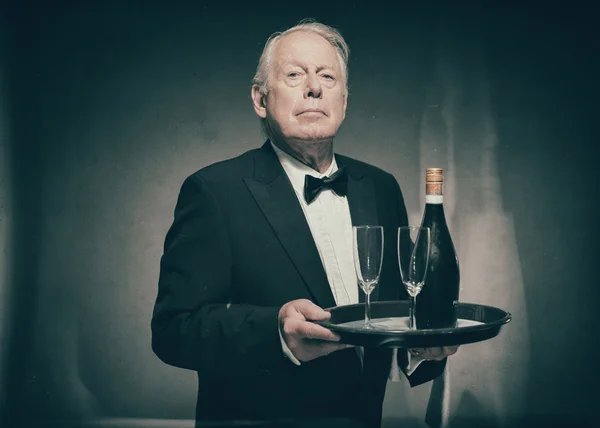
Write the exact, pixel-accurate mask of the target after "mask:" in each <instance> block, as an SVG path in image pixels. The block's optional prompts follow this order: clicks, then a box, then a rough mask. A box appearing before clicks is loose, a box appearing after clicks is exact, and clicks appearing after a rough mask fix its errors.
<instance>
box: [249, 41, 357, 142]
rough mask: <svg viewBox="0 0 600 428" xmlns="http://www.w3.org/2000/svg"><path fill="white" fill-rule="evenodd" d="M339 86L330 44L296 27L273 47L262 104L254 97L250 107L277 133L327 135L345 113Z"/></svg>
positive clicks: (311, 137)
mask: <svg viewBox="0 0 600 428" xmlns="http://www.w3.org/2000/svg"><path fill="white" fill-rule="evenodd" d="M344 88H345V82H344V80H343V75H342V70H341V67H340V61H339V59H338V56H337V54H336V50H335V48H334V47H333V46H331V45H330V44H329V43H328V42H327V40H325V39H324V38H322V37H321V36H319V35H317V34H314V33H310V32H304V31H296V32H293V33H291V34H288V35H286V36H284V37H283V38H282V39H281V40H279V42H278V43H277V45H276V46H275V49H274V52H273V68H272V70H271V75H270V80H269V93H268V95H267V99H266V107H265V106H261V105H260V104H259V105H257V97H255V102H254V104H255V110H256V113H257V114H258V115H259V116H260V117H262V118H266V120H267V123H268V126H269V128H270V130H271V132H273V133H274V134H275V136H276V137H278V138H281V137H283V138H284V139H285V140H288V141H289V140H308V141H311V140H326V139H332V138H333V137H334V136H335V134H336V133H337V131H338V128H339V127H340V125H341V124H342V121H343V120H344V117H345V116H346V101H347V97H346V95H345V94H344Z"/></svg>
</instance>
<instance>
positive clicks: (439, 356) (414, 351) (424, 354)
mask: <svg viewBox="0 0 600 428" xmlns="http://www.w3.org/2000/svg"><path fill="white" fill-rule="evenodd" d="M458 347H459V345H454V346H443V347H437V348H411V349H409V350H408V352H410V354H411V355H412V356H415V357H418V358H421V359H422V360H425V361H431V360H434V361H441V360H443V359H444V358H447V357H449V356H450V355H454V354H456V351H458Z"/></svg>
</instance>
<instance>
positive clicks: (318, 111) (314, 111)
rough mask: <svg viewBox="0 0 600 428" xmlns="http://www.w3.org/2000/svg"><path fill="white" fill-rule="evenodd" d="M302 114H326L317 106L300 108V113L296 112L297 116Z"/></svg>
mask: <svg viewBox="0 0 600 428" xmlns="http://www.w3.org/2000/svg"><path fill="white" fill-rule="evenodd" d="M303 114H322V115H323V116H327V115H326V114H325V112H324V111H323V110H321V109H319V108H309V109H306V110H302V111H301V112H300V113H298V116H301V115H303Z"/></svg>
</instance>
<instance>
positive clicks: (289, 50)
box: [152, 21, 456, 427]
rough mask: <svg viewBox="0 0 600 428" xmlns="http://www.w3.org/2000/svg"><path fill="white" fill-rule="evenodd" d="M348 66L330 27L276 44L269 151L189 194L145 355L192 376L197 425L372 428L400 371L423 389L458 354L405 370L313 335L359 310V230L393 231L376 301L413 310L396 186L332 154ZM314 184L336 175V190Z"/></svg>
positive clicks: (174, 230)
mask: <svg viewBox="0 0 600 428" xmlns="http://www.w3.org/2000/svg"><path fill="white" fill-rule="evenodd" d="M347 60H348V48H347V46H346V43H345V42H344V40H343V38H342V37H341V35H340V34H339V33H338V32H337V31H336V30H334V29H332V28H330V27H328V26H325V25H323V24H319V23H316V22H310V21H309V22H302V23H301V24H299V25H298V26H296V27H293V28H292V29H290V30H288V31H286V32H284V33H282V34H276V35H274V36H272V37H271V38H270V39H269V40H268V41H267V44H266V45H265V49H264V51H263V54H262V56H261V58H260V61H259V66H258V70H257V73H256V76H255V84H254V85H253V87H252V100H253V104H254V110H255V111H256V114H257V115H258V116H259V117H260V119H261V121H262V124H263V128H264V130H265V131H266V133H267V135H268V138H269V140H268V141H267V142H266V143H265V144H264V145H263V146H262V148H260V149H256V150H251V151H249V152H246V153H244V154H242V155H241V156H239V157H237V158H235V159H231V160H227V161H224V162H220V163H217V164H214V165H211V166H208V167H206V168H204V169H202V170H200V171H198V172H196V173H195V174H193V175H191V176H190V177H188V178H187V179H186V180H185V182H184V184H183V186H182V189H181V193H180V195H179V200H178V202H177V207H176V209H175V219H174V222H173V225H172V227H171V229H170V230H169V232H168V234H167V237H166V242H165V250H164V255H163V257H162V260H161V272H160V279H159V291H158V297H157V301H156V306H155V309H154V314H153V319H152V334H153V336H152V346H153V349H154V351H155V353H156V354H157V355H158V356H159V357H160V358H161V359H162V360H163V361H164V362H166V363H167V364H171V365H174V366H177V367H182V368H187V369H191V370H195V371H197V372H198V381H199V391H198V401H197V410H196V418H197V420H198V421H206V420H224V419H229V420H232V419H234V420H283V419H302V418H311V419H323V418H346V419H349V420H356V421H361V422H362V423H363V424H364V425H365V426H369V427H378V426H380V424H381V411H382V403H383V398H384V393H385V387H386V380H387V379H388V375H389V373H390V369H391V368H392V367H395V366H396V364H397V365H398V366H399V367H400V369H402V370H403V371H405V373H408V374H410V376H408V380H409V382H410V383H411V385H418V384H421V383H423V382H426V381H428V380H431V379H433V378H434V377H436V376H438V375H439V374H440V373H441V372H442V370H443V368H444V364H445V359H444V358H445V357H446V356H447V355H450V354H452V353H454V352H455V351H456V349H455V348H443V349H442V348H436V349H421V350H413V352H414V355H416V354H420V355H419V356H418V357H414V358H411V360H412V361H410V365H411V367H410V368H409V367H408V365H409V361H408V357H407V355H406V352H405V351H404V352H398V359H397V360H398V361H397V362H396V361H395V362H394V364H392V351H391V350H389V349H362V348H360V347H359V348H354V347H349V346H348V345H345V344H341V343H339V337H338V336H337V335H336V334H334V333H333V332H331V331H329V330H327V329H325V328H323V327H321V326H319V325H317V324H315V323H313V322H311V321H318V320H325V319H327V318H328V317H329V312H327V311H325V310H323V309H322V308H328V307H332V306H335V305H336V304H337V305H342V304H351V303H358V301H359V299H360V300H362V298H363V296H362V295H361V293H359V290H358V286H357V283H356V276H355V273H354V267H353V263H352V237H351V229H352V225H353V224H355V225H357V224H379V225H382V226H383V227H384V230H385V235H386V236H385V252H384V261H383V267H382V272H381V279H380V283H379V286H378V287H377V288H376V289H375V291H374V295H373V299H374V300H394V299H399V298H407V296H406V294H405V291H404V290H403V287H402V286H401V281H400V277H399V272H398V265H397V250H396V233H397V228H398V226H401V225H406V224H407V215H406V209H405V207H404V201H403V197H402V194H401V192H400V188H399V186H398V184H397V182H396V180H395V179H394V178H393V177H392V176H391V175H390V174H388V173H385V172H383V171H381V170H380V169H377V168H375V167H373V166H369V165H367V164H364V163H362V162H359V161H356V160H353V159H350V158H347V157H344V156H340V155H337V154H336V155H335V156H334V153H333V139H334V137H335V135H336V133H337V131H338V129H339V127H340V125H341V123H342V121H343V120H344V117H345V114H346V105H347V100H348V92H347ZM305 176H309V177H310V178H306V177H305ZM313 177H316V178H322V177H330V178H327V179H326V180H325V182H326V183H328V185H329V186H330V187H329V188H320V187H318V186H319V185H320V184H321V183H322V182H320V181H319V180H316V179H314V178H313ZM419 363H420V364H419ZM416 365H418V367H417V368H416V369H415V366H416ZM409 369H410V370H409Z"/></svg>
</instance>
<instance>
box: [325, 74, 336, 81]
mask: <svg viewBox="0 0 600 428" xmlns="http://www.w3.org/2000/svg"><path fill="white" fill-rule="evenodd" d="M323 77H324V78H325V79H328V80H335V77H333V76H332V75H331V74H323Z"/></svg>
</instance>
